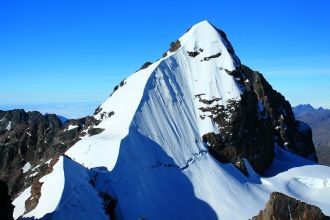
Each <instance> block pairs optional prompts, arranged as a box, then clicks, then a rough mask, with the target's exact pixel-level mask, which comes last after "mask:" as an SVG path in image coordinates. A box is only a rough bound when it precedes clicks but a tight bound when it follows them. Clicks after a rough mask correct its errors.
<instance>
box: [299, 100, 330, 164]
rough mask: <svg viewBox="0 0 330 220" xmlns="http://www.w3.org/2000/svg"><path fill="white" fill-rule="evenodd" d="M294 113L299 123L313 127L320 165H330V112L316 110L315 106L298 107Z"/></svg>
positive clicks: (321, 109) (327, 110) (322, 109)
mask: <svg viewBox="0 0 330 220" xmlns="http://www.w3.org/2000/svg"><path fill="white" fill-rule="evenodd" d="M293 113H294V114H295V117H296V119H297V120H299V121H303V122H305V123H307V124H308V125H309V126H311V128H312V131H313V142H314V144H315V147H316V154H317V157H318V159H319V163H320V164H325V165H328V166H329V165H330V110H329V109H324V108H314V107H313V106H311V105H309V104H307V105H298V106H296V107H294V108H293Z"/></svg>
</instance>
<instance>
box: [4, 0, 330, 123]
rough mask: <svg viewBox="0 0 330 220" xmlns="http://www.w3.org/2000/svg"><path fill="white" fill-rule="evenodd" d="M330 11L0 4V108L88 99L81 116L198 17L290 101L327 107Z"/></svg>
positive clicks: (231, 4) (281, 5) (69, 0)
mask: <svg viewBox="0 0 330 220" xmlns="http://www.w3.org/2000/svg"><path fill="white" fill-rule="evenodd" d="M329 9H330V1H328V0H314V1H310V0H300V1H284V0H277V1H275V0H273V1H261V0H259V1H257V0H252V1H243V0H242V1H221V0H214V1H208V0H203V1H178V0H177V1H174V0H167V1H157V2H156V1H144V0H141V1H125V0H122V1H100V0H95V1H84V0H79V1H73V0H56V1H55V0H52V1H51V0H49V1H44V0H19V1H18V0H0V77H1V81H0V83H1V84H0V85H1V86H0V108H2V109H8V108H12V107H21V108H27V109H33V108H35V109H41V108H42V107H44V106H48V110H47V111H54V112H56V111H58V109H59V108H58V106H61V107H63V106H74V105H76V107H77V106H79V105H80V106H81V105H82V103H85V104H86V103H93V104H90V105H91V107H90V110H84V111H81V112H80V114H87V113H91V111H92V110H93V109H94V108H95V107H97V105H98V103H101V102H102V101H103V100H105V99H106V98H107V97H108V95H109V94H110V92H111V90H112V88H113V87H114V86H115V85H116V84H118V82H120V81H121V79H123V78H125V77H127V76H129V75H130V74H131V73H132V72H134V71H135V70H137V69H138V68H139V67H140V66H141V65H142V64H143V63H144V62H145V61H148V60H150V61H153V60H156V59H158V58H159V57H161V55H162V53H163V52H164V51H166V50H167V49H168V45H169V43H170V42H171V41H173V40H175V39H177V38H178V37H179V36H181V35H182V34H183V33H184V32H185V31H186V30H187V29H188V28H189V27H190V26H192V25H193V24H195V23H197V22H199V21H202V20H205V19H207V20H209V21H210V22H211V23H213V24H214V25H215V26H217V27H219V28H220V29H222V30H224V31H225V32H226V33H227V35H228V37H229V40H230V41H231V43H232V44H233V46H234V48H235V50H236V53H237V55H238V56H239V57H240V59H241V61H242V63H244V64H246V65H248V66H249V67H251V68H253V69H255V70H258V71H260V72H262V73H263V74H264V75H265V77H266V79H267V80H268V81H269V82H270V83H271V84H272V85H273V87H274V88H275V89H277V90H278V91H280V92H281V93H282V94H283V95H284V96H285V97H286V98H287V99H288V100H289V101H290V102H291V104H293V105H296V104H299V103H311V104H313V105H314V106H323V107H328V108H329V107H330V99H329V97H330V40H329V36H330V13H329ZM85 104H84V105H85ZM51 106H53V110H52V107H51ZM56 106H57V107H56ZM62 110H63V108H62ZM65 111H67V114H66V112H65ZM70 111H71V110H70V108H64V110H63V111H62V112H61V114H62V113H63V114H65V115H69V116H70V117H76V116H75V115H73V114H71V113H70ZM79 116H80V115H79Z"/></svg>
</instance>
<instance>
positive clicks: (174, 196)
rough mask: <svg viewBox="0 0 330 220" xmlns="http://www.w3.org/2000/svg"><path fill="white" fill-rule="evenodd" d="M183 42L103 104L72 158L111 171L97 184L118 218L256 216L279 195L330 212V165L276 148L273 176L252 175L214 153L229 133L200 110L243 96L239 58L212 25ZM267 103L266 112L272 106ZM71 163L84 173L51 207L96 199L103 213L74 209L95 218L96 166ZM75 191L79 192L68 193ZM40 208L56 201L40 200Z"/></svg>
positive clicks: (71, 176) (74, 176) (70, 180)
mask: <svg viewBox="0 0 330 220" xmlns="http://www.w3.org/2000/svg"><path fill="white" fill-rule="evenodd" d="M179 41H180V47H179V48H178V49H177V50H176V51H173V52H167V56H166V57H164V58H162V59H160V60H159V61H157V62H155V63H154V64H152V65H150V66H149V67H147V68H146V69H142V70H140V71H138V72H136V73H134V74H133V75H132V76H130V77H129V78H127V79H126V80H125V81H124V82H123V84H122V86H121V87H120V88H119V89H118V90H117V91H115V92H114V93H113V94H112V95H111V97H109V98H108V99H107V100H106V101H105V102H104V103H103V104H102V105H101V106H100V109H101V110H100V112H99V113H98V114H96V115H95V116H94V117H95V118H96V119H98V120H100V121H101V122H100V123H99V124H98V125H97V126H96V127H98V128H102V129H104V131H103V132H102V133H100V134H98V135H94V136H90V137H89V136H86V137H84V138H83V139H82V140H81V141H79V142H77V143H76V144H75V145H74V146H73V147H72V148H71V149H69V150H68V151H67V152H66V154H67V155H68V156H70V157H71V158H72V159H73V160H75V161H76V162H78V163H80V164H81V165H83V166H85V167H88V168H95V167H105V168H107V170H108V172H106V171H104V169H103V171H102V172H103V173H102V175H101V176H102V178H101V179H102V180H99V182H96V185H97V187H98V188H102V187H103V188H104V189H102V190H101V191H106V192H110V193H111V196H112V197H113V198H114V199H116V200H117V206H116V209H115V211H116V213H117V214H118V215H119V217H120V218H123V219H139V218H145V219H186V218H194V219H233V217H235V219H249V218H251V217H252V216H254V215H256V214H257V213H258V212H259V210H261V209H263V208H264V205H265V203H266V201H267V200H268V198H269V194H270V193H271V192H273V191H280V192H283V193H285V194H287V195H290V196H293V197H296V198H298V199H301V200H303V201H306V202H309V203H311V204H314V205H318V206H319V207H320V208H321V209H322V210H323V211H324V212H325V213H326V214H329V213H330V201H327V200H326V199H325V198H328V197H323V196H324V195H327V196H328V194H329V193H330V190H329V188H328V187H323V188H321V189H319V179H322V180H327V179H329V178H330V174H329V173H330V172H329V168H327V167H322V166H318V165H315V164H312V163H311V162H310V161H307V160H304V159H301V158H299V157H296V156H294V155H292V154H290V153H288V152H285V151H283V150H281V149H280V148H276V149H277V150H276V159H275V160H274V163H273V164H272V166H271V167H270V169H269V170H268V171H267V175H268V176H267V177H260V176H259V175H258V174H256V173H255V172H254V171H253V169H252V168H251V166H250V165H249V163H248V162H247V161H245V166H246V167H247V170H248V172H249V177H246V176H244V175H243V174H242V173H241V172H240V171H239V170H238V169H236V167H235V166H234V165H232V164H221V163H219V162H218V161H216V160H215V159H214V158H213V157H212V156H211V155H209V154H208V152H207V148H206V146H205V144H204V143H203V142H202V140H201V136H202V135H203V134H205V133H208V132H214V133H219V132H220V131H219V130H218V129H217V126H215V125H214V124H213V122H212V120H211V119H210V118H209V116H210V115H207V113H204V112H202V111H201V109H200V108H201V107H205V106H206V105H207V106H209V107H212V106H214V105H216V104H219V105H226V104H227V103H228V101H230V100H236V101H238V100H240V95H241V94H242V93H243V87H242V86H241V85H240V83H238V82H237V81H236V80H235V78H233V77H232V76H231V75H229V74H228V71H232V70H234V69H235V68H236V67H238V66H239V65H240V64H239V60H238V58H237V57H236V55H235V54H234V52H233V49H232V47H231V45H230V43H229V42H228V41H227V39H226V37H225V36H224V35H223V34H221V32H219V31H218V30H217V29H215V28H214V27H213V26H212V25H210V24H209V23H208V22H207V21H204V22H201V23H198V24H196V25H195V26H193V27H192V28H191V29H190V30H189V31H188V32H187V33H186V34H185V35H183V36H182V37H181V38H180V39H179ZM200 98H202V99H203V100H208V101H209V103H204V102H201V100H200ZM259 107H260V111H261V108H262V107H263V106H259ZM228 120H230V117H229V116H228ZM58 163H61V162H60V161H59V162H58ZM70 163H73V164H74V165H72V166H75V167H76V168H75V169H77V170H78V171H76V172H77V173H74V172H73V170H74V169H69V171H70V172H69V171H68V172H67V175H66V176H65V178H64V179H65V181H64V185H63V184H62V182H63V179H61V178H59V179H58V180H57V181H60V182H59V183H58V185H59V191H61V192H58V195H59V196H60V197H61V200H60V201H58V199H57V200H56V202H54V203H52V205H51V207H52V210H53V212H55V213H56V212H65V210H68V209H66V208H67V207H71V206H74V205H70V206H67V205H65V204H66V201H70V202H69V204H78V202H77V201H78V199H82V201H86V204H89V205H90V204H92V203H93V204H94V202H90V201H96V202H95V205H96V207H84V206H83V205H82V204H79V205H76V206H74V207H76V209H74V211H72V213H71V214H72V215H71V216H73V212H77V213H78V214H77V216H79V215H80V213H82V210H85V214H86V216H88V214H90V213H93V211H92V212H90V209H93V210H94V209H95V210H100V209H101V208H100V205H98V204H100V203H99V200H98V198H97V196H96V195H95V192H94V193H93V192H92V191H90V190H91V188H90V187H89V186H87V185H86V184H87V183H86V179H88V175H87V173H88V172H87V170H85V169H84V168H83V167H82V166H80V165H78V164H76V163H75V162H72V161H70ZM313 169H318V170H319V172H317V173H315V172H312V170H313ZM59 170H62V171H61V172H59V175H57V176H63V172H64V171H63V170H66V169H65V166H62V167H59ZM96 170H97V169H96ZM56 172H57V171H55V170H54V171H53V173H56ZM95 172H96V171H95ZM49 175H51V174H49ZM54 175H55V174H54ZM306 178H307V179H306ZM100 181H101V182H100ZM48 182H51V180H48ZM306 182H307V183H308V184H306ZM310 182H312V183H310ZM44 184H45V186H46V185H47V184H46V182H45V183H44ZM52 184H53V183H52ZM80 184H81V185H82V186H83V190H86V192H88V193H85V192H82V191H80V190H78V191H76V190H75V187H73V186H76V185H80ZM311 185H312V187H311ZM78 188H79V187H78ZM317 190H320V191H317ZM64 192H66V193H64ZM308 192H312V194H310V195H308ZM71 193H72V194H73V195H74V196H67V195H68V194H71ZM44 194H45V195H44V198H50V197H51V195H49V193H48V194H47V192H45V193H44ZM58 195H57V196H58ZM42 196H43V195H42ZM80 197H81V198H80ZM18 198H20V197H18ZM55 198H57V197H55ZM68 198H70V199H68ZM72 198H73V199H72ZM89 200H90V201H89ZM71 201H73V202H71ZM87 201H88V202H87ZM16 203H17V202H16ZM39 203H50V202H49V201H48V202H47V201H45V200H43V197H41V198H40V202H39ZM39 206H44V205H41V204H40V205H38V206H37V208H36V209H35V210H33V211H32V212H33V214H30V213H28V216H33V215H34V216H38V217H40V216H42V215H44V214H45V213H46V212H45V211H44V210H40V209H38V207H39ZM56 207H57V208H56ZM55 208H56V211H54V210H55ZM36 210H37V211H36ZM52 210H50V209H49V210H48V211H49V212H52ZM86 210H87V211H86ZM233 210H240V211H239V212H233ZM100 212H101V211H100ZM99 214H100V213H99ZM67 215H69V214H67ZM89 217H91V216H89ZM103 217H104V216H102V214H100V216H99V218H96V217H93V219H102V218H103Z"/></svg>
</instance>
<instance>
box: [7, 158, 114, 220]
mask: <svg viewBox="0 0 330 220" xmlns="http://www.w3.org/2000/svg"><path fill="white" fill-rule="evenodd" d="M89 180H90V171H89V170H87V169H86V168H85V167H83V166H81V165H80V164H78V163H76V162H74V161H72V160H70V159H68V158H66V157H60V158H59V160H58V162H57V163H56V164H55V166H54V167H53V171H52V172H51V173H49V174H48V175H46V176H44V177H42V178H41V179H40V182H42V183H43V184H42V186H41V197H40V198H39V203H38V205H37V207H36V208H35V209H33V210H32V211H31V212H29V213H25V201H26V200H27V199H28V198H29V197H30V195H31V192H30V191H31V187H29V188H27V189H26V190H25V191H24V192H23V193H22V194H21V195H20V196H18V197H17V198H16V199H15V200H14V202H13V204H14V205H15V209H14V218H15V219H17V218H18V217H20V216H23V217H24V218H30V217H34V218H43V217H45V216H47V217H49V218H52V219H108V217H107V216H106V215H105V212H104V210H103V205H102V201H101V199H100V198H99V196H98V195H97V192H96V191H95V190H94V189H93V187H92V185H91V184H90V183H89Z"/></svg>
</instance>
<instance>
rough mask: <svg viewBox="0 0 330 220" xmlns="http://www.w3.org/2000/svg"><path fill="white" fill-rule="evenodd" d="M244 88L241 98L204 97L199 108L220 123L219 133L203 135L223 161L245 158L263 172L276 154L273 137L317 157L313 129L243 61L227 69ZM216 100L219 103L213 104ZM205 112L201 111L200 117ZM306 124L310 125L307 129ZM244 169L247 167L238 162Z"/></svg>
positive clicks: (215, 154) (288, 146) (301, 152)
mask: <svg viewBox="0 0 330 220" xmlns="http://www.w3.org/2000/svg"><path fill="white" fill-rule="evenodd" d="M226 71H227V73H228V74H230V75H232V76H233V77H235V78H236V79H237V83H238V84H239V85H240V86H241V87H242V88H243V91H244V92H243V94H242V96H241V100H240V101H235V100H229V101H228V102H227V103H226V104H225V105H219V104H217V102H218V101H219V99H217V98H215V97H214V98H213V99H211V100H205V99H202V98H201V95H203V94H199V95H196V97H198V98H199V101H200V102H201V103H203V104H204V105H205V106H204V107H201V108H200V110H201V111H202V112H203V113H208V114H211V115H209V117H210V118H211V119H212V120H213V121H214V122H215V123H216V124H217V125H218V128H219V131H220V134H214V133H208V134H205V135H203V140H204V142H207V143H208V146H209V151H210V153H211V154H212V155H213V156H214V157H216V158H217V159H218V160H219V161H220V162H231V163H233V164H235V165H236V164H239V162H240V161H241V160H242V159H243V158H246V159H247V160H248V161H249V162H250V163H251V165H252V166H253V168H254V169H255V170H256V171H257V172H258V173H260V174H262V173H263V172H264V171H265V170H266V169H267V168H268V166H269V165H270V163H271V162H272V160H273V157H274V141H275V143H276V144H277V145H279V146H281V147H284V148H286V149H288V150H290V151H292V152H294V153H296V154H298V155H300V156H303V157H305V158H308V159H311V160H314V161H317V158H316V154H315V148H314V145H313V142H312V133H311V130H310V129H309V127H308V126H307V125H304V127H305V129H304V130H301V123H300V122H298V121H296V120H295V118H294V116H293V113H292V110H291V106H290V103H289V102H288V101H286V100H285V98H284V97H283V96H282V95H281V94H280V93H278V92H277V91H275V90H273V89H272V87H271V86H270V85H269V84H268V82H267V81H266V80H265V79H264V77H263V76H262V75H261V74H260V73H259V72H255V71H252V70H251V69H249V68H248V67H246V66H244V65H241V66H240V67H239V68H237V69H236V70H234V71H228V70H226ZM214 103H216V104H214ZM203 117H205V115H201V118H203ZM306 128H307V129H306ZM238 168H239V169H241V170H242V171H243V172H245V171H244V169H243V168H242V167H241V166H238Z"/></svg>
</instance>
